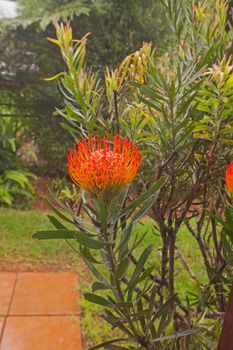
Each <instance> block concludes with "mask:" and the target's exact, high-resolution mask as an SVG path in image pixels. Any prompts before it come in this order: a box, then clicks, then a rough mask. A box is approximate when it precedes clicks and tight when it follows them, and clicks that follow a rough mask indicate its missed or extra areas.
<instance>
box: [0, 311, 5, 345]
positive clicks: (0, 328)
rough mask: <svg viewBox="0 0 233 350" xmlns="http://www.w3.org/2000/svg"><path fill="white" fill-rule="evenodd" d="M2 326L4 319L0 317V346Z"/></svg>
mask: <svg viewBox="0 0 233 350" xmlns="http://www.w3.org/2000/svg"><path fill="white" fill-rule="evenodd" d="M3 324H4V317H0V344H1V335H2V328H3Z"/></svg>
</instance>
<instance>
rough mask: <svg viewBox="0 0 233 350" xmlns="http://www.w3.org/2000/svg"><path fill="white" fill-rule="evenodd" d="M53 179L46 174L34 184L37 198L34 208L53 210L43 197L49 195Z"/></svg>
mask: <svg viewBox="0 0 233 350" xmlns="http://www.w3.org/2000/svg"><path fill="white" fill-rule="evenodd" d="M51 184H52V179H51V177H48V176H44V177H39V178H38V179H37V180H36V183H35V184H34V186H35V189H36V196H35V200H34V202H33V203H32V209H36V210H42V211H49V210H51V209H50V208H49V206H48V205H47V203H46V202H45V200H44V199H43V197H47V195H48V193H49V187H51Z"/></svg>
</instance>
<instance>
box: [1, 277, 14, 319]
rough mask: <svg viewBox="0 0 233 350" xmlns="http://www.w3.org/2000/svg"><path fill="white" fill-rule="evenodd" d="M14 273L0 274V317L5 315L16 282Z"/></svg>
mask: <svg viewBox="0 0 233 350" xmlns="http://www.w3.org/2000/svg"><path fill="white" fill-rule="evenodd" d="M16 276H17V275H16V274H15V273H6V272H1V273H0V315H6V314H7V312H8V308H9V305H10V301H11V296H12V293H13V288H14V285H15V280H16Z"/></svg>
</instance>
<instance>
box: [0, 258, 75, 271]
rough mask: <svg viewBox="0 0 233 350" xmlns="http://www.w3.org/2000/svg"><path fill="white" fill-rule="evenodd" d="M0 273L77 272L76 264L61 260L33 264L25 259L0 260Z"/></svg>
mask: <svg viewBox="0 0 233 350" xmlns="http://www.w3.org/2000/svg"><path fill="white" fill-rule="evenodd" d="M0 271H1V272H66V271H69V272H70V271H72V272H77V263H74V262H71V261H69V260H68V259H67V261H64V260H62V261H61V262H59V261H58V260H50V261H46V263H43V262H33V261H29V260H27V259H24V258H21V259H12V258H11V259H4V260H3V259H0Z"/></svg>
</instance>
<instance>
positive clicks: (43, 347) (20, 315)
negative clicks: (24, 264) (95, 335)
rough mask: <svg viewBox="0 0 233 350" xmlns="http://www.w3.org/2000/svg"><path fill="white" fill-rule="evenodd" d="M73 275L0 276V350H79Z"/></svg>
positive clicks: (25, 274) (75, 282)
mask: <svg viewBox="0 0 233 350" xmlns="http://www.w3.org/2000/svg"><path fill="white" fill-rule="evenodd" d="M78 315H79V309H78V293H77V275H76V274H74V273H36V272H31V273H27V272H22V273H18V274H16V273H5V272H3V273H0V350H81V334H80V327H79V317H78Z"/></svg>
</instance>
